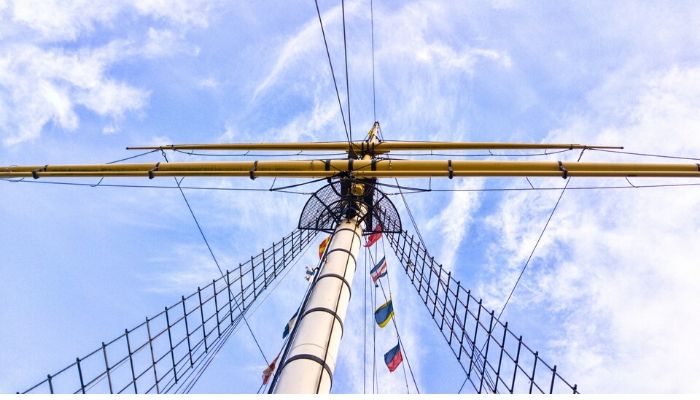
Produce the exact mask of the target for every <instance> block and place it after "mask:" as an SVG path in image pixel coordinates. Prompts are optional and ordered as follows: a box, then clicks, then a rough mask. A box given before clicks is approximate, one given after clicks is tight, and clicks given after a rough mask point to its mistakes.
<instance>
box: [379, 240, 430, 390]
mask: <svg viewBox="0 0 700 400" xmlns="http://www.w3.org/2000/svg"><path fill="white" fill-rule="evenodd" d="M381 240H382V247H383V249H384V254H386V246H385V244H384V235H382V239H381ZM369 254H370V261H371V262H372V264H375V263H376V258H377V256H376V254H375V258H374V259H373V258H372V253H371V252H370V253H369ZM386 278H387V284H388V285H389V287H388V291H389V297H388V298H387V296H386V293H385V292H384V285H383V284H382V281H381V279H380V280H379V281H378V282H379V287H380V289H381V290H382V295H383V296H384V301H385V302H386V301H389V299H391V298H392V295H391V283H390V282H389V274H388V273H387V275H386ZM375 293H376V289H375ZM391 322H392V325H393V326H394V330H395V331H396V336H397V337H398V339H399V343H400V344H401V351H402V352H403V356H404V357H405V358H406V364H407V365H408V369H409V372H410V374H411V379H412V380H413V385H414V386H415V388H416V392H418V394H420V389H419V388H418V383H417V382H416V377H415V375H414V373H413V368H412V367H411V362H410V360H409V357H408V354H407V353H406V348H405V346H403V340H401V335H400V334H399V328H398V324H397V322H396V310H394V317H393V318H392V319H391ZM406 388H407V390H408V380H406Z"/></svg>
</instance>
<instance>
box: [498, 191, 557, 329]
mask: <svg viewBox="0 0 700 400" xmlns="http://www.w3.org/2000/svg"><path fill="white" fill-rule="evenodd" d="M569 182H571V178H569V179H567V180H566V184H565V185H564V188H562V189H561V193H559V198H557V202H556V203H555V204H554V207H553V208H552V211H551V212H550V213H549V217H548V218H547V222H546V223H545V224H544V228H542V231H541V232H540V235H539V237H538V238H537V241H536V242H535V245H534V246H533V248H532V251H531V252H530V255H529V256H528V257H527V261H525V265H523V268H522V269H521V270H520V274H519V275H518V279H516V280H515V284H514V285H513V288H512V289H511V290H510V293H509V294H508V298H507V299H506V301H505V303H503V307H501V311H500V312H499V313H498V319H500V318H501V316H502V315H503V312H504V311H505V309H506V307H507V306H508V303H509V302H510V299H511V297H513V293H514V292H515V289H516V288H517V287H518V283H520V279H521V278H522V277H523V274H524V273H525V269H527V267H528V265H529V264H530V261H531V260H532V256H533V255H534V254H535V251H536V250H537V246H539V244H540V241H541V240H542V236H544V233H545V231H547V227H548V226H549V222H550V221H551V220H552V217H553V216H554V213H555V212H556V211H557V208H558V207H559V202H561V199H562V197H563V196H564V192H566V188H567V187H568V186H569Z"/></svg>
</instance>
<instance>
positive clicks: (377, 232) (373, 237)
mask: <svg viewBox="0 0 700 400" xmlns="http://www.w3.org/2000/svg"><path fill="white" fill-rule="evenodd" d="M381 238H382V225H381V224H377V226H376V227H374V230H373V231H372V233H371V234H370V235H369V236H368V237H367V243H365V247H370V246H372V245H373V244H375V243H377V242H378V241H379V239H381Z"/></svg>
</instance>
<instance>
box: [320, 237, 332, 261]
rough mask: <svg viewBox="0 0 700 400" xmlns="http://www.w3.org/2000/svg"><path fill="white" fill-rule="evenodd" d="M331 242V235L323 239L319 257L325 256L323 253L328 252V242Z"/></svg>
mask: <svg viewBox="0 0 700 400" xmlns="http://www.w3.org/2000/svg"><path fill="white" fill-rule="evenodd" d="M330 242H331V237H330V236H328V237H327V238H325V239H323V242H321V245H320V246H318V258H323V253H325V252H326V247H328V243H330Z"/></svg>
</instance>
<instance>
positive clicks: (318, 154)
mask: <svg viewBox="0 0 700 400" xmlns="http://www.w3.org/2000/svg"><path fill="white" fill-rule="evenodd" d="M171 150H172V151H174V152H176V153H181V154H186V155H188V156H200V157H298V156H302V155H312V154H313V155H314V156H325V157H328V156H338V157H340V156H346V155H347V153H345V152H334V153H305V152H304V151H303V150H300V151H297V152H293V153H282V154H280V153H276V154H270V153H250V152H248V151H246V152H243V153H202V152H195V151H194V150H192V151H185V150H180V149H171ZM154 151H155V150H154Z"/></svg>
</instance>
